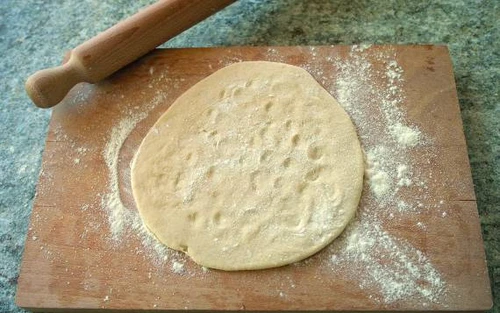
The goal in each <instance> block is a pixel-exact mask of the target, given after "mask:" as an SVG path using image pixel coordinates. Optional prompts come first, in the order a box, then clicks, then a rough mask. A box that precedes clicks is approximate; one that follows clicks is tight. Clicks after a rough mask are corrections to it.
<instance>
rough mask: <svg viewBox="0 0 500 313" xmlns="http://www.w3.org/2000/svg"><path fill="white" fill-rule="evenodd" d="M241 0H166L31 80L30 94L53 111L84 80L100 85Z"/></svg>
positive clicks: (123, 22) (78, 48)
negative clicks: (197, 24) (163, 44)
mask: <svg viewBox="0 0 500 313" xmlns="http://www.w3.org/2000/svg"><path fill="white" fill-rule="evenodd" d="M234 1H235V0H161V1H159V2H157V3H155V4H152V5H151V6H149V7H147V8H146V9H144V10H141V11H140V12H138V13H136V14H135V15H133V16H131V17H129V18H127V19H126V20H124V21H122V22H120V23H118V24H116V25H115V26H113V27H111V28H109V29H108V30H106V31H104V32H102V33H100V34H99V35H97V36H95V37H94V38H92V39H90V40H88V41H86V42H84V43H83V44H81V45H79V46H78V47H76V48H75V49H73V50H72V51H71V52H70V56H69V59H68V61H67V62H66V63H64V64H63V65H61V66H58V67H54V68H49V69H45V70H41V71H38V72H36V73H35V74H33V75H31V76H30V77H29V78H28V80H27V81H26V86H25V87H26V92H27V93H28V95H29V96H30V98H31V100H33V102H34V103H35V104H36V105H37V106H39V107H41V108H50V107H52V106H54V105H56V104H58V103H59V102H61V100H62V99H63V98H64V97H65V96H66V94H67V93H68V92H69V90H70V89H71V88H73V86H75V85H76V84H78V83H80V82H88V83H96V82H98V81H100V80H102V79H104V78H105V77H107V76H109V75H111V74H113V73H114V72H116V71H117V70H119V69H120V68H122V67H124V66H125V65H127V64H129V63H131V62H132V61H134V60H136V59H137V58H139V57H141V56H143V55H144V54H146V53H147V52H149V51H151V50H153V49H154V48H156V47H157V46H159V45H160V44H162V43H164V42H165V41H167V40H169V39H170V38H172V37H174V36H176V35H178V34H179V33H181V32H183V31H184V30H186V29H187V28H189V27H191V26H193V25H195V24H196V23H198V22H200V21H202V20H203V19H205V18H207V17H208V16H210V15H212V14H213V13H215V12H217V11H219V10H221V9H222V8H224V7H226V6H227V5H229V4H231V3H232V2H234Z"/></svg>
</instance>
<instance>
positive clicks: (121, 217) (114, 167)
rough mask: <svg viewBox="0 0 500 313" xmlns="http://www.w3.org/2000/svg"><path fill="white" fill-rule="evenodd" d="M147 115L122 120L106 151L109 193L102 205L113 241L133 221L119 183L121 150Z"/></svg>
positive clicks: (113, 131) (115, 128) (113, 133)
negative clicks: (107, 216)
mask: <svg viewBox="0 0 500 313" xmlns="http://www.w3.org/2000/svg"><path fill="white" fill-rule="evenodd" d="M146 116H147V113H145V112H144V113H140V114H138V115H137V116H130V117H126V118H124V119H122V120H121V121H120V122H119V123H118V125H117V126H116V127H113V129H112V130H111V135H110V138H109V140H108V141H107V145H106V147H105V149H104V160H105V162H106V165H107V166H108V170H109V176H108V178H109V186H108V187H109V192H108V193H107V194H106V195H105V196H104V197H103V198H102V205H103V207H104V208H106V209H107V210H108V214H109V224H110V228H111V234H112V236H113V239H115V240H119V239H120V238H121V235H122V233H123V231H124V230H125V227H126V225H127V224H131V221H132V220H133V216H132V212H131V211H130V210H128V209H127V208H126V207H125V206H124V205H123V203H122V200H121V198H120V188H119V183H118V162H119V155H120V149H121V147H122V144H123V142H124V141H125V139H127V137H128V135H129V134H130V132H131V131H132V130H133V129H134V128H135V126H136V124H137V123H138V122H139V121H141V120H142V119H144V118H145V117H146Z"/></svg>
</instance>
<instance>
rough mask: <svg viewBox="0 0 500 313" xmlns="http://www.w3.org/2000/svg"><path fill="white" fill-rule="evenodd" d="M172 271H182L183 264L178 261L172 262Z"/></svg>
mask: <svg viewBox="0 0 500 313" xmlns="http://www.w3.org/2000/svg"><path fill="white" fill-rule="evenodd" d="M172 271H173V272H174V273H176V274H179V273H183V272H184V264H183V263H181V262H178V261H174V262H173V263H172Z"/></svg>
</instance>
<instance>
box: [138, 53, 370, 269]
mask: <svg viewBox="0 0 500 313" xmlns="http://www.w3.org/2000/svg"><path fill="white" fill-rule="evenodd" d="M363 166H364V165H363V158H362V152H361V147H360V143H359V140H358V137H357V135H356V131H355V128H354V126H353V124H352V122H351V120H350V119H349V117H348V115H347V114H346V113H345V111H344V110H343V109H342V108H341V107H340V106H339V104H338V103H337V101H336V100H335V99H334V98H333V97H332V96H331V95H330V94H329V93H328V92H327V91H326V90H324V89H323V88H322V87H321V86H320V85H319V84H318V83H317V82H316V81H315V80H314V78H313V77H312V76H311V75H309V73H307V72H306V71H305V70H303V69H301V68H299V67H295V66H291V65H286V64H281V63H273V62H242V63H237V64H233V65H230V66H228V67H225V68H223V69H221V70H219V71H217V72H216V73H214V74H212V75H210V76H209V77H207V78H205V79H203V80H202V81H200V82H199V83H197V84H196V85H194V86H193V87H192V88H190V89H189V90H188V91H186V92H185V93H184V94H183V95H182V96H180V97H179V98H178V99H177V100H176V101H175V102H174V104H173V105H172V106H171V107H170V108H169V109H168V110H167V112H166V113H165V114H163V115H162V116H161V117H160V119H159V120H158V121H157V122H156V124H155V125H154V126H153V127H152V129H151V130H150V131H149V133H148V134H147V136H146V137H145V138H144V141H143V142H142V144H141V146H140V148H139V151H138V153H137V155H136V157H135V159H134V163H133V166H132V188H133V194H134V198H135V201H136V203H137V207H138V209H139V213H140V215H141V217H142V219H143V221H144V223H145V224H146V226H147V227H148V228H149V230H151V232H152V233H153V234H154V235H155V236H156V237H157V238H158V239H159V240H160V241H161V242H163V243H164V244H166V245H167V246H168V247H170V248H172V249H176V250H180V251H184V252H185V253H187V254H188V255H189V256H191V258H193V259H194V261H196V263H198V264H201V265H203V266H206V267H210V268H216V269H222V270H253V269H264V268H270V267H277V266H281V265H286V264H289V263H292V262H296V261H299V260H302V259H304V258H306V257H308V256H311V255H312V254H314V253H316V252H317V251H319V250H321V249H322V248H323V247H325V246H326V245H328V244H329V243H330V242H331V241H332V240H333V239H335V238H336V237H337V236H338V235H339V234H340V233H341V232H342V230H343V229H344V228H345V226H346V225H347V223H348V222H349V220H351V218H352V217H353V216H354V214H355V211H356V208H357V206H358V202H359V198H360V195H361V190H362V183H363V172H364V168H363Z"/></svg>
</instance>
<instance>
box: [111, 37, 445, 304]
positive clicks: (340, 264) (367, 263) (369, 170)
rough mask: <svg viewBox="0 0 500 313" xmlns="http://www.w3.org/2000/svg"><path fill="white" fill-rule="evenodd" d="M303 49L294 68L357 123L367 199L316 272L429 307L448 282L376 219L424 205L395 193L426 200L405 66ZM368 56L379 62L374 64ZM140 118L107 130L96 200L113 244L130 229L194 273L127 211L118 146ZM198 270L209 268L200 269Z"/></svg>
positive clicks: (365, 52)
mask: <svg viewBox="0 0 500 313" xmlns="http://www.w3.org/2000/svg"><path fill="white" fill-rule="evenodd" d="M309 53H310V61H306V63H304V64H301V65H300V66H302V67H303V68H305V69H306V70H308V71H309V72H310V73H311V74H312V75H313V76H314V77H315V78H316V79H317V80H318V81H319V82H320V83H321V84H322V85H323V86H324V87H325V89H326V90H327V91H328V92H330V94H332V95H333V96H334V97H335V98H336V99H337V100H338V101H339V103H340V104H341V105H342V106H343V107H344V109H345V110H346V111H347V112H348V114H349V115H350V117H351V119H352V120H353V122H354V124H355V125H356V127H357V131H358V134H359V137H360V140H361V143H362V146H363V148H364V150H365V153H366V175H365V176H366V184H365V187H364V194H363V199H362V201H363V200H365V201H368V202H369V203H370V205H369V206H365V208H364V209H363V210H360V211H359V212H358V216H357V217H356V219H355V221H353V223H351V225H350V226H348V228H347V229H346V231H345V232H344V233H343V234H342V235H341V237H340V238H338V239H337V240H335V241H334V242H333V244H331V245H330V246H328V247H327V248H326V255H327V257H326V258H325V259H324V260H323V261H322V264H321V270H328V271H333V272H335V273H336V274H338V275H339V276H342V277H345V280H350V281H353V282H355V283H356V284H357V285H358V286H359V288H361V289H363V290H367V291H368V290H378V292H377V293H376V294H371V295H369V296H370V298H371V299H372V300H373V301H377V302H379V303H385V304H391V303H395V302H397V301H400V300H403V299H408V298H412V299H415V301H419V302H420V303H422V304H424V305H428V306H430V305H431V304H432V303H439V302H440V300H441V299H442V298H443V296H444V295H445V294H446V283H445V281H444V280H443V278H442V277H441V275H440V273H439V271H437V270H436V269H435V267H434V266H433V265H432V261H431V260H430V259H429V258H428V257H427V256H426V255H425V254H424V253H423V252H422V251H420V250H418V249H417V248H415V247H413V246H412V245H411V244H410V243H408V242H407V241H405V240H404V239H402V238H397V237H396V236H395V235H393V234H391V233H389V232H388V231H387V230H385V229H384V226H383V223H382V221H384V219H387V218H389V219H391V218H395V216H396V215H397V214H400V215H401V214H404V215H406V214H413V215H415V216H416V215H418V214H419V212H422V211H424V210H426V209H428V208H426V207H425V206H424V205H423V204H422V202H421V200H414V201H413V202H412V201H410V200H408V199H404V200H403V199H402V198H401V196H400V191H404V190H405V189H406V188H414V187H418V188H419V190H420V191H422V194H423V197H424V198H425V189H426V179H427V178H426V177H421V175H420V174H419V173H418V172H417V171H415V170H414V168H415V166H416V165H415V164H414V163H413V161H412V158H411V152H413V151H415V149H424V143H426V142H427V141H428V138H426V136H425V134H424V133H422V131H421V130H420V129H419V128H418V125H412V124H410V123H408V121H407V118H406V116H405V114H404V112H403V110H402V109H401V108H400V106H401V105H402V104H403V103H405V95H404V92H403V88H402V86H403V84H404V78H405V73H404V70H403V68H402V67H401V66H400V65H399V64H398V62H397V61H396V55H395V54H394V53H392V52H390V51H385V52H373V51H372V49H370V46H368V45H365V46H354V47H353V48H352V49H351V51H350V52H349V55H348V56H347V58H343V59H341V58H339V57H337V56H335V55H332V56H326V57H324V56H320V53H319V51H317V50H316V48H310V50H309ZM265 57H266V58H267V59H268V60H269V61H276V62H286V59H283V58H282V57H281V56H280V54H279V52H278V51H277V50H276V49H274V48H270V49H269V51H268V53H267V55H266V56H265ZM320 58H321V59H320ZM370 58H371V59H375V60H376V61H377V62H376V63H377V64H383V66H375V65H373V64H374V63H373V62H371V61H370ZM239 61H241V59H239V58H238V57H227V58H221V61H220V64H219V67H222V66H225V65H229V64H231V63H234V62H239ZM328 66H329V67H331V69H333V73H334V74H333V75H331V76H328V75H325V74H324V72H325V71H324V68H325V67H328ZM210 68H211V67H210ZM328 72H330V71H328ZM153 73H154V69H153V70H150V74H153ZM380 82H382V83H380ZM146 116H147V114H146V113H138V114H136V115H133V116H132V115H129V116H128V117H126V118H124V119H123V120H122V121H120V122H118V123H117V125H116V126H115V127H114V128H113V129H112V131H111V133H110V134H109V136H110V140H109V143H108V145H107V146H106V149H105V151H104V158H105V160H106V164H107V166H108V169H109V186H108V187H109V193H108V194H106V195H104V196H103V199H102V201H103V202H102V205H103V206H104V207H105V208H106V209H107V210H108V216H109V223H110V229H111V233H112V237H113V238H114V240H116V241H118V242H119V241H120V240H122V239H123V238H125V237H126V236H127V234H128V233H130V232H131V233H132V234H133V235H137V236H139V238H141V241H142V244H143V246H144V247H146V248H148V251H153V252H154V254H155V255H157V256H160V258H159V259H161V260H162V261H161V262H166V261H167V260H168V262H169V264H170V265H169V267H165V268H164V270H170V271H171V272H172V273H175V274H179V275H186V274H190V275H192V274H193V273H191V272H190V271H193V270H191V269H189V267H187V266H185V265H186V264H187V258H186V257H185V256H184V255H182V254H179V253H177V252H174V251H172V250H169V249H168V248H166V247H165V246H163V245H162V244H161V243H159V242H158V241H157V240H156V239H155V238H154V237H153V236H152V235H151V234H149V232H148V231H147V229H146V228H145V227H144V226H143V223H142V221H141V220H140V217H139V216H138V214H137V212H135V211H131V210H129V209H127V208H126V207H125V206H124V205H123V203H122V201H121V198H120V188H119V186H118V184H119V183H120V182H119V181H118V176H119V175H118V174H119V173H118V164H119V163H120V162H121V160H120V159H119V155H120V149H121V146H122V145H123V143H124V141H125V139H126V138H127V136H129V135H130V133H131V131H133V129H134V127H135V125H136V124H137V123H138V122H139V121H140V120H142V119H143V118H145V117H146ZM419 151H420V150H419ZM441 203H442V202H441ZM416 229H417V230H418V231H422V232H425V231H426V225H425V223H423V222H421V221H419V222H418V224H417V225H416ZM172 256H173V257H172ZM145 257H147V255H145ZM309 261H310V259H306V260H304V261H302V262H300V265H301V266H302V265H303V266H307V265H308V263H309ZM162 264H163V263H162ZM197 273H198V272H197ZM199 273H208V274H209V273H210V271H206V269H204V268H201V269H200V271H199ZM284 280H285V281H281V282H280V290H278V294H279V295H286V294H287V292H288V291H290V290H292V289H293V288H295V287H296V284H297V282H295V281H294V280H293V278H290V277H285V278H284Z"/></svg>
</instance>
